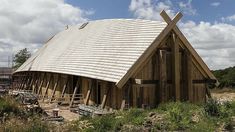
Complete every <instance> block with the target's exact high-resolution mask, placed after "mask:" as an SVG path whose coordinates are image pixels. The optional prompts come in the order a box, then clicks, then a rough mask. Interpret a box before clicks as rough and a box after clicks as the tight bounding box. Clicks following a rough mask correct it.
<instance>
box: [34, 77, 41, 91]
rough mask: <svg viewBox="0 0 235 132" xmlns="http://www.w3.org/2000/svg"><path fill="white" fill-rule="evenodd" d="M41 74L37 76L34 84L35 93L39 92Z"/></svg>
mask: <svg viewBox="0 0 235 132" xmlns="http://www.w3.org/2000/svg"><path fill="white" fill-rule="evenodd" d="M39 75H40V74H39ZM39 78H40V77H39V76H38V75H37V76H36V81H35V82H34V84H33V93H36V94H37V87H38V82H39Z"/></svg>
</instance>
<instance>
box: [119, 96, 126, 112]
mask: <svg viewBox="0 0 235 132" xmlns="http://www.w3.org/2000/svg"><path fill="white" fill-rule="evenodd" d="M125 105H126V100H125V99H123V100H122V103H121V109H120V111H123V110H124V108H125Z"/></svg>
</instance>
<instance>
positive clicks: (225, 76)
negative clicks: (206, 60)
mask: <svg viewBox="0 0 235 132" xmlns="http://www.w3.org/2000/svg"><path fill="white" fill-rule="evenodd" d="M212 72H213V73H214V75H215V77H216V78H217V79H218V81H219V82H220V85H219V86H218V87H219V88H223V87H233V88H235V66H234V67H229V68H226V69H222V70H215V71H212Z"/></svg>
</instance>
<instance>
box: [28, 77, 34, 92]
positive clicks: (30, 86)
mask: <svg viewBox="0 0 235 132" xmlns="http://www.w3.org/2000/svg"><path fill="white" fill-rule="evenodd" d="M35 78H36V75H35V74H32V78H31V81H30V84H29V90H32V92H33V88H32V85H33V82H34V81H35V80H36V79H35Z"/></svg>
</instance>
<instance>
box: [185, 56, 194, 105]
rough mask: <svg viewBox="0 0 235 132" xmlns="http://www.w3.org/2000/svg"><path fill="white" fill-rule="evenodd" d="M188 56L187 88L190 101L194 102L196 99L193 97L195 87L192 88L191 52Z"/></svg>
mask: <svg viewBox="0 0 235 132" xmlns="http://www.w3.org/2000/svg"><path fill="white" fill-rule="evenodd" d="M186 55H187V60H186V62H187V69H186V71H187V77H186V83H187V84H186V86H187V88H188V98H189V101H191V102H193V100H194V97H193V94H194V92H193V86H192V56H191V54H190V53H189V52H187V53H186Z"/></svg>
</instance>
